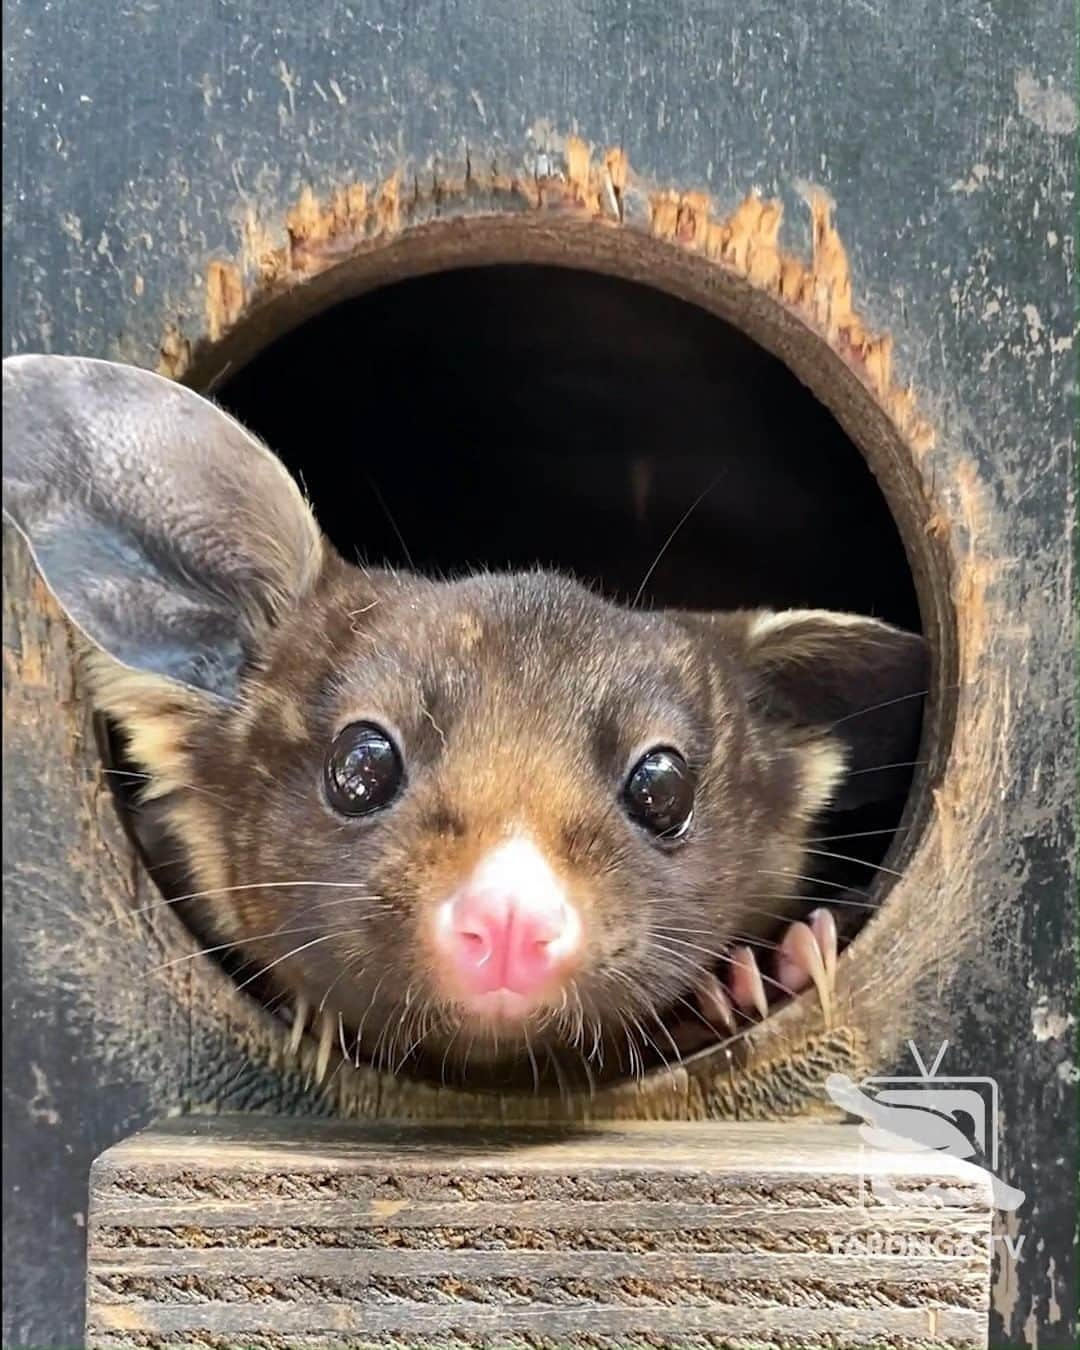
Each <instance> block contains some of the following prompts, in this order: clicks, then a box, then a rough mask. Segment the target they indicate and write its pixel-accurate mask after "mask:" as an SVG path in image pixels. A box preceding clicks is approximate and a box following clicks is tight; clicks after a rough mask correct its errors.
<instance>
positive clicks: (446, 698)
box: [4, 357, 924, 1074]
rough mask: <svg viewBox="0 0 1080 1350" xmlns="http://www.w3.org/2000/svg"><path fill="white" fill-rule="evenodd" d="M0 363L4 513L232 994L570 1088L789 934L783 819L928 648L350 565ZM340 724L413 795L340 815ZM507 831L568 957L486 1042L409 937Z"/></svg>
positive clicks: (274, 480) (213, 420) (145, 434)
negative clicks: (374, 738)
mask: <svg viewBox="0 0 1080 1350" xmlns="http://www.w3.org/2000/svg"><path fill="white" fill-rule="evenodd" d="M4 374H5V418H6V419H8V421H7V422H6V432H5V439H7V438H8V436H10V437H11V438H12V443H13V444H14V446H15V451H14V453H13V455H11V456H10V457H9V461H8V462H7V463H6V464H5V509H6V510H7V511H8V513H9V515H10V517H11V519H12V520H14V522H15V523H16V524H17V525H18V527H19V528H20V529H21V530H22V532H23V533H24V535H25V536H26V538H27V539H28V541H29V542H30V544H31V547H32V548H34V550H35V556H36V557H37V558H38V561H39V565H40V566H41V569H42V572H43V575H44V576H45V579H46V581H48V582H49V584H50V585H51V586H52V587H53V589H54V591H55V593H56V594H57V596H58V598H59V599H60V602H61V603H62V604H63V605H64V606H65V608H66V609H67V611H68V613H69V615H71V617H72V619H73V621H74V622H75V623H76V624H77V625H78V626H79V628H80V629H81V630H82V632H83V634H84V636H85V637H86V638H87V639H88V640H89V641H88V644H87V650H88V659H87V670H88V676H89V682H90V687H91V690H92V692H93V696H94V698H95V701H96V704H97V706H98V708H99V709H100V710H101V711H102V712H103V713H104V714H105V715H107V716H108V717H109V718H110V719H111V720H112V721H113V722H114V723H115V724H116V726H117V727H118V728H119V730H120V733H121V736H122V738H123V740H124V742H125V745H126V752H127V754H128V756H129V758H130V760H131V761H132V762H133V763H134V764H135V765H136V766H137V768H138V769H139V770H140V771H142V772H143V773H145V774H146V775H147V779H148V782H147V787H146V789H145V791H144V792H143V793H142V796H141V806H140V807H139V808H138V810H137V813H136V818H137V819H138V818H139V817H140V816H141V818H142V821H143V826H144V828H143V829H142V831H141V833H142V835H143V837H144V838H145V839H149V838H150V836H151V834H152V833H153V832H154V831H155V830H157V829H158V828H159V827H163V828H164V831H165V836H166V840H167V843H166V846H165V847H162V840H161V839H160V838H158V839H157V841H156V843H155V847H154V850H153V852H154V854H155V858H156V859H157V860H158V861H160V860H161V859H162V857H164V859H165V862H166V863H167V864H170V865H171V864H172V863H174V862H175V861H176V856H175V855H176V853H177V850H179V855H178V856H179V861H180V862H181V864H182V871H183V873H184V874H185V876H186V879H187V885H188V888H189V892H190V893H191V894H192V898H190V899H187V900H183V901H178V903H180V904H182V906H183V909H184V912H185V915H186V917H188V919H189V920H190V922H191V923H192V925H193V926H194V927H195V928H196V929H197V931H198V932H199V933H200V934H201V935H203V936H204V937H205V939H206V941H207V945H208V946H210V947H212V948H215V949H220V950H221V951H222V952H223V953H224V954H225V957H226V959H227V960H228V961H229V963H230V965H231V967H232V969H233V970H234V971H235V973H236V975H237V977H238V978H239V979H241V980H242V981H243V982H244V983H245V984H246V985H247V986H248V987H250V988H251V989H252V990H253V992H255V993H257V994H258V996H259V997H261V998H264V999H267V1000H268V1001H272V1002H273V1003H275V1004H280V1005H283V1006H286V1007H289V1008H291V1009H292V1010H293V1015H294V1017H296V1018H298V1019H300V1020H301V1021H303V1020H305V1019H306V1018H307V1017H308V1016H309V1015H310V1014H312V1013H315V1014H317V1015H318V1016H319V1018H320V1020H321V1022H322V1024H323V1025H333V1024H336V1026H337V1030H338V1034H339V1037H340V1041H341V1045H342V1047H343V1049H344V1050H345V1051H346V1052H347V1053H349V1054H350V1055H356V1056H357V1057H359V1056H367V1057H370V1058H372V1059H374V1060H375V1061H376V1062H381V1063H383V1064H385V1065H387V1066H389V1067H396V1066H397V1065H398V1064H400V1063H403V1062H404V1061H405V1060H406V1059H410V1062H411V1063H412V1064H413V1065H414V1066H419V1067H423V1066H425V1065H426V1066H428V1067H429V1068H430V1067H438V1068H439V1069H440V1072H444V1073H445V1072H446V1071H447V1069H448V1066H449V1067H450V1069H451V1070H452V1071H454V1072H457V1071H462V1072H464V1069H465V1066H466V1064H467V1063H469V1062H471V1063H472V1065H473V1066H474V1071H475V1066H477V1065H479V1064H480V1063H481V1062H483V1063H484V1064H486V1065H487V1066H488V1071H489V1072H491V1073H494V1072H495V1071H496V1068H495V1066H496V1065H498V1066H500V1067H499V1070H498V1071H499V1072H501V1071H502V1067H501V1066H508V1067H509V1070H510V1071H511V1072H517V1071H518V1070H519V1069H520V1066H522V1065H523V1064H527V1065H529V1066H531V1070H532V1072H534V1073H538V1067H537V1066H538V1058H539V1061H541V1062H542V1061H543V1060H544V1059H545V1058H546V1057H551V1058H553V1059H555V1060H556V1061H557V1060H558V1059H559V1058H563V1059H566V1058H569V1059H572V1060H574V1062H576V1063H578V1064H579V1065H582V1066H584V1072H585V1073H587V1074H588V1073H591V1072H592V1070H591V1069H590V1067H589V1066H590V1064H591V1065H595V1067H596V1070H597V1071H599V1070H600V1066H601V1063H602V1061H606V1063H607V1065H608V1067H609V1071H615V1072H618V1071H623V1072H625V1071H627V1070H630V1069H633V1068H634V1067H635V1056H637V1061H636V1062H637V1063H640V1055H641V1054H642V1052H643V1051H644V1048H645V1047H646V1046H647V1045H648V1046H651V1047H652V1048H653V1049H654V1050H655V1051H656V1053H657V1054H659V1055H660V1056H661V1057H663V1056H664V1055H665V1054H670V1053H671V1052H672V1050H673V1046H671V1045H670V1041H671V1037H670V1030H669V1024H670V1020H671V1014H672V1010H673V1009H675V1008H676V1007H678V1006H679V1004H680V1000H685V999H688V998H689V997H690V996H691V994H692V992H693V990H694V988H695V985H696V984H697V982H698V980H699V979H700V977H701V975H702V974H703V972H705V971H706V970H708V969H714V968H716V967H717V965H718V962H721V961H722V959H723V958H722V950H723V948H724V946H725V944H727V943H729V942H731V941H738V940H741V939H744V938H747V937H750V938H753V937H760V936H762V935H765V934H768V933H770V932H773V933H774V932H775V931H776V928H777V925H778V923H779V922H780V920H781V919H782V918H783V917H784V916H785V914H787V913H788V912H789V911H790V912H794V909H793V905H794V902H793V901H792V902H790V903H789V902H787V901H785V900H784V899H782V898H777V897H778V896H780V897H782V896H784V895H786V894H788V893H792V892H794V891H796V890H797V889H798V883H797V880H796V874H799V873H801V872H804V871H806V870H807V863H806V859H805V856H804V852H803V850H804V841H805V836H806V833H807V830H808V828H809V826H810V825H811V823H812V822H813V821H814V819H815V818H816V817H817V816H818V815H819V814H820V812H821V811H822V810H823V809H824V808H825V807H826V806H827V805H828V804H829V802H830V800H831V799H832V798H833V797H834V795H835V794H836V792H837V791H838V789H840V787H841V786H842V783H843V780H844V771H845V764H848V765H849V766H850V764H854V763H860V762H862V761H861V760H860V754H861V753H862V754H863V756H864V757H865V753H866V749H865V746H864V745H862V744H861V741H860V737H859V736H858V735H856V736H855V737H854V738H853V737H852V736H851V735H850V734H845V735H843V736H842V735H841V734H837V733H836V732H835V731H833V730H832V728H833V727H834V726H835V725H836V724H837V723H838V722H844V723H846V722H847V717H848V715H849V714H850V713H853V712H855V711H857V710H858V709H859V708H865V707H867V706H870V705H872V704H873V703H874V702H875V700H876V699H878V700H888V699H895V698H896V697H897V696H900V698H901V707H902V700H903V698H906V696H907V695H908V693H909V691H910V690H911V689H912V687H913V685H915V684H916V682H917V681H919V680H921V679H922V678H924V672H923V662H924V655H923V648H922V644H921V641H920V640H919V639H917V638H914V637H911V636H910V635H904V634H900V633H898V632H896V630H893V629H890V628H888V627H887V626H886V625H884V624H879V623H876V622H875V621H873V620H870V619H861V618H856V617H853V616H844V615H830V614H827V613H822V612H819V611H798V612H792V613H790V614H781V615H770V614H766V613H736V614H731V615H701V614H697V615H695V614H683V613H679V612H675V611H666V612H660V613H649V612H644V611H640V610H634V609H628V608H625V607H622V606H618V605H615V604H612V603H610V602H608V601H606V600H603V599H601V598H599V597H598V596H596V595H594V594H593V593H591V592H590V591H589V590H587V589H586V588H584V587H582V586H581V585H578V584H577V583H575V582H573V581H571V580H569V579H567V578H564V577H561V576H558V575H555V574H553V573H550V572H541V571H536V572H530V573H525V574H506V575H491V574H487V573H482V574H479V575H475V576H471V577H467V578H464V579H461V580H456V581H446V582H434V581H429V580H426V579H423V578H421V577H418V576H414V575H406V574H397V573H391V572H387V571H365V570H363V569H360V568H356V567H352V566H349V565H347V564H346V563H345V562H343V561H342V560H341V559H340V558H339V557H338V556H337V555H336V554H335V553H334V552H333V550H332V549H331V547H330V546H329V544H328V543H327V542H326V541H325V540H322V539H321V537H320V535H319V533H318V531H317V528H316V527H315V525H314V521H313V520H312V518H311V516H310V513H309V512H308V509H307V507H306V506H305V504H304V503H303V501H302V499H301V498H300V496H299V493H298V492H297V491H296V488H295V487H294V486H293V485H292V483H291V481H290V480H289V479H288V478H287V476H286V475H285V474H284V472H283V471H282V470H281V468H280V466H279V465H277V464H276V463H275V462H274V461H273V459H272V457H270V456H269V455H268V454H267V452H266V451H265V450H263V449H262V448H261V447H259V446H258V445H257V444H255V443H254V442H252V441H251V440H250V438H248V437H246V434H245V433H243V431H242V429H240V428H239V427H238V426H237V425H236V424H235V423H233V422H231V421H229V419H227V418H225V417H224V415H223V414H221V413H220V412H219V411H218V410H216V409H214V408H213V407H212V406H211V405H209V404H207V403H205V402H204V401H203V400H200V399H198V398H197V396H195V395H193V394H191V393H189V392H188V391H182V390H178V389H176V388H175V386H171V385H168V384H166V383H165V382H164V381H160V380H156V379H155V378H154V377H151V376H148V375H146V374H145V373H144V372H136V371H129V370H127V369H126V368H123V367H115V366H109V365H107V364H106V363H100V362H79V361H72V360H70V359H66V358H36V357H35V358H18V359H16V360H14V361H8V362H5V370H4ZM88 484H89V487H88ZM121 654H122V657H121ZM363 720H370V721H374V722H377V723H379V724H380V725H382V726H384V727H386V728H387V729H388V730H390V731H392V732H393V733H394V735H395V736H396V738H397V740H398V743H399V745H400V748H401V751H402V755H403V759H404V764H405V772H406V779H407V782H406V788H405V790H404V792H403V793H402V794H401V795H400V797H399V798H398V799H397V800H396V801H395V802H394V803H393V804H392V805H391V806H390V807H389V808H387V809H385V810H383V811H379V812H377V813H375V814H373V815H371V816H367V817H362V818H345V817H342V816H340V815H338V814H336V813H335V812H334V811H333V810H332V809H331V807H330V806H329V804H328V802H327V800H326V797H325V793H324V790H323V786H322V784H323V768H324V762H325V757H326V754H327V750H328V748H329V746H330V744H331V742H332V741H333V739H334V737H335V735H336V734H337V733H338V731H339V730H340V729H341V728H342V727H344V726H346V725H348V724H349V723H352V722H357V721H363ZM855 725H857V724H855V723H852V724H850V726H855ZM869 725H870V726H876V727H877V728H878V730H877V731H875V732H874V733H873V734H872V735H871V736H870V738H869V741H868V742H867V744H869V745H870V746H871V747H872V749H871V753H872V755H875V756H879V755H881V754H882V753H885V754H886V755H888V754H892V755H893V757H894V758H895V757H898V756H899V755H900V754H906V753H910V749H911V745H910V740H911V728H912V725H913V722H912V717H911V715H910V713H907V714H904V713H903V712H902V714H901V717H900V720H899V721H898V722H896V721H893V720H890V718H889V717H887V718H886V719H885V721H884V726H885V728H886V732H888V734H884V733H881V730H880V729H881V726H882V721H881V719H877V721H876V722H874V721H871V722H870V724H869ZM914 725H915V726H916V728H917V719H915V722H914ZM850 726H849V727H846V728H845V730H846V731H849V730H850ZM890 727H891V728H892V730H891V731H890V730H889V728H890ZM657 745H670V746H674V747H675V748H677V749H678V750H679V751H680V752H681V753H682V754H683V755H684V756H685V758H686V760H687V761H688V763H689V766H690V770H691V773H692V775H693V778H694V780H695V785H696V803H695V814H694V820H693V825H692V827H691V829H690V831H689V833H688V835H687V836H686V838H685V839H684V840H682V841H681V842H679V843H678V844H665V843H662V842H658V841H657V840H656V839H655V838H653V837H651V836H648V835H646V834H645V833H644V832H643V831H642V830H641V829H639V828H638V827H637V826H636V825H635V824H634V823H633V822H632V821H631V820H630V818H629V817H628V815H627V814H626V812H625V810H624V809H623V806H622V802H621V792H622V788H623V785H624V784H625V782H626V779H627V775H628V773H629V771H630V769H631V768H632V766H633V764H634V763H635V761H636V760H637V759H638V758H639V757H640V756H641V755H642V754H643V753H644V752H645V751H646V750H648V749H649V748H650V747H654V746H657ZM878 762H879V763H881V762H886V761H885V760H881V759H879V760H878ZM849 781H852V782H854V781H855V780H854V779H851V780H849ZM865 781H869V782H871V783H872V782H873V779H872V778H871V779H870V780H865ZM512 831H516V832H518V833H523V834H526V835H528V836H530V837H531V838H532V839H533V841H534V842H535V843H536V844H537V845H538V846H539V848H540V849H541V850H542V852H543V854H544V855H545V857H546V858H547V860H548V862H549V864H550V865H551V866H552V867H553V868H554V869H555V871H556V872H557V873H558V874H559V876H560V878H561V879H562V881H563V883H564V885H565V887H566V889H567V893H568V894H569V895H570V897H571V898H572V900H573V901H574V903H575V905H576V906H577V907H578V909H579V910H580V913H581V916H582V920H583V924H584V932H585V944H584V955H583V958H582V960H581V962H580V965H579V968H578V969H577V970H576V972H575V974H574V977H573V979H572V981H571V982H570V983H569V984H568V986H567V987H566V989H565V992H564V993H563V995H562V996H561V997H560V998H558V999H557V1000H556V1001H555V1002H553V1003H552V1004H551V1005H550V1006H545V1007H542V1008H541V1009H539V1010H538V1011H537V1012H536V1013H535V1014H534V1015H533V1016H532V1017H531V1018H530V1020H529V1022H528V1023H526V1024H525V1025H524V1026H522V1027H519V1028H517V1029H511V1030H510V1031H502V1032H500V1038H499V1039H498V1040H496V1038H495V1037H494V1035H493V1034H492V1033H491V1032H490V1031H489V1030H488V1029H487V1028H486V1027H485V1026H479V1025H476V1024H474V1023H471V1022H469V1021H465V1020H463V1015H462V1014H461V1012H460V1011H459V1009H458V1008H457V1006H456V1005H455V1004H454V1002H453V1001H452V1000H449V999H448V998H447V997H446V996H445V995H444V993H443V984H442V981H441V979H440V973H441V972H440V968H439V965H438V961H437V959H436V957H435V954H434V952H433V950H432V947H431V944H430V940H429V936H428V933H429V926H430V916H431V913H432V910H433V907H434V906H435V905H436V904H438V903H439V901H441V900H443V899H445V898H446V896H447V895H449V894H451V893H452V892H453V891H454V890H455V888H457V887H458V886H459V885H460V884H461V883H462V881H463V880H464V879H465V877H466V876H467V875H468V873H469V870H470V869H471V868H472V867H473V865H474V864H475V863H476V862H477V861H478V860H479V858H480V857H481V856H482V855H483V853H484V852H485V851H486V850H488V849H490V848H491V847H492V846H493V845H494V844H495V843H497V842H498V841H499V840H500V839H501V838H503V837H505V836H506V835H507V834H508V833H510V832H512ZM297 1025H298V1026H299V1022H298V1024H297ZM324 1061H325V1057H324Z"/></svg>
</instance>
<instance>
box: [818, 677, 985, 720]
mask: <svg viewBox="0 0 1080 1350" xmlns="http://www.w3.org/2000/svg"><path fill="white" fill-rule="evenodd" d="M958 687H959V686H956V685H954V686H953V688H958ZM929 692H930V690H929V689H916V690H915V692H914V693H913V694H901V695H900V696H899V698H887V699H885V701H884V702H883V703H871V704H870V706H869V707H868V708H860V709H859V711H858V712H852V713H845V714H844V716H843V717H838V718H837V719H836V721H835V722H831V723H830V724H829V726H827V727H826V728H825V730H826V731H832V729H833V728H834V727H839V726H843V724H844V723H845V722H850V721H851V720H852V718H854V717H865V716H866V714H867V713H872V712H877V711H878V709H879V708H891V707H892V706H893V705H894V704H896V703H905V702H907V700H908V699H913V698H925V697H926V696H927V694H928V693H929Z"/></svg>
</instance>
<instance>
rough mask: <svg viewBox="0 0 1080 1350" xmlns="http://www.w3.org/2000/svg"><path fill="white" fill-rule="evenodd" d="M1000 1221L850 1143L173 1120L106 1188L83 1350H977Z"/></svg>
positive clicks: (669, 1131) (114, 1171)
mask: <svg viewBox="0 0 1080 1350" xmlns="http://www.w3.org/2000/svg"><path fill="white" fill-rule="evenodd" d="M990 1220H991V1201H990V1194H989V1188H988V1186H987V1184H986V1181H985V1177H984V1175H983V1174H982V1173H981V1172H979V1171H978V1169H976V1168H973V1167H971V1166H970V1165H968V1164H966V1163H961V1162H957V1161H955V1160H953V1159H951V1158H948V1157H945V1156H943V1155H940V1154H922V1155H919V1154H907V1155H897V1154H885V1153H881V1152H873V1151H869V1150H866V1149H865V1148H863V1146H862V1145H861V1144H860V1142H859V1138H858V1131H857V1128H856V1127H854V1126H847V1125H832V1124H824V1123H818V1122H809V1121H806V1122H792V1123H790V1124H785V1125H764V1124H748V1125H741V1124H734V1123H730V1122H718V1123H715V1124H670V1123H652V1122H641V1123H637V1122H634V1123H626V1124H618V1125H603V1126H597V1127H588V1128H573V1129H571V1128H561V1127H554V1126H553V1127H543V1126H538V1127H512V1128H496V1127H491V1128H477V1127H475V1126H472V1125H462V1126H453V1125H440V1126H433V1125H426V1124H386V1123H383V1124H357V1123H348V1124H346V1123H337V1122H334V1123H331V1122H325V1121H302V1120H294V1119H290V1120H284V1119H282V1120H278V1119H274V1118H269V1117H258V1116H243V1117H235V1116H234V1117H225V1116H208V1117H197V1116H195V1117H186V1118H181V1119H175V1120H169V1121H165V1122H162V1123H161V1124H159V1125H157V1126H154V1127H153V1128H151V1129H149V1130H147V1131H145V1132H143V1133H141V1134H138V1135H136V1136H134V1137H133V1138H132V1139H129V1140H127V1141H125V1142H124V1143H121V1144H119V1145H117V1146H116V1147H114V1148H112V1149H110V1150H109V1151H108V1152H107V1153H105V1154H104V1155H103V1156H102V1157H101V1158H99V1159H98V1161H97V1162H96V1163H95V1165H94V1168H93V1172H92V1177H91V1198H90V1225H89V1268H88V1335H87V1339H88V1344H89V1345H90V1346H91V1347H93V1348H94V1350H106V1348H108V1350H114V1348H115V1350H119V1348H120V1347H125V1350H126V1348H127V1347H136V1346H138V1347H150V1346H155V1347H156V1346H169V1347H174V1346H175V1347H179V1346H184V1347H188V1346H190V1347H195V1346H199V1347H213V1348H214V1350H219V1348H220V1350H225V1348H226V1347H228V1350H248V1348H249V1347H250V1348H251V1350H256V1348H257V1350H287V1348H291V1347H312V1350H314V1347H320V1350H321V1348H322V1347H327V1348H329V1347H335V1348H336V1347H342V1348H344V1347H346V1346H348V1347H349V1348H350V1350H359V1348H360V1347H367V1346H372V1347H376V1346H378V1347H394V1348H395V1350H397V1348H398V1347H424V1350H429V1348H430V1350H436V1347H451V1346H453V1347H455V1350H466V1348H467V1347H484V1348H485V1350H488V1348H489V1347H490V1348H491V1350H495V1348H496V1347H498V1348H499V1350H502V1348H503V1347H506V1350H511V1348H512V1350H525V1348H526V1347H527V1348H528V1350H539V1348H541V1347H542V1348H543V1350H547V1348H548V1347H551V1348H552V1350H554V1347H578V1346H582V1347H584V1346H588V1347H592V1348H594V1350H602V1348H606V1347H612V1348H614V1347H618V1348H619V1350H623V1348H624V1347H630V1346H646V1345H647V1346H651V1347H672V1350H675V1348H676V1347H678V1350H683V1348H684V1347H685V1350H691V1348H693V1350H697V1347H709V1348H710V1350H717V1348H718V1347H731V1348H732V1350H751V1347H753V1350H770V1348H771V1347H777V1348H779V1347H784V1348H785V1350H786V1348H787V1347H792V1348H794V1347H816V1346H820V1347H826V1346H828V1347H841V1346H845V1347H859V1350H865V1348H868V1347H876V1346H881V1347H886V1346H887V1347H890V1350H899V1348H906V1347H912V1348H913V1350H914V1347H918V1348H919V1350H927V1348H929V1347H938V1346H982V1345H985V1344H986V1322H987V1307H988V1293H989V1272H990Z"/></svg>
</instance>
